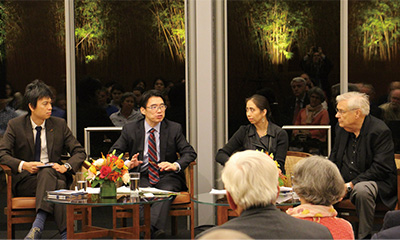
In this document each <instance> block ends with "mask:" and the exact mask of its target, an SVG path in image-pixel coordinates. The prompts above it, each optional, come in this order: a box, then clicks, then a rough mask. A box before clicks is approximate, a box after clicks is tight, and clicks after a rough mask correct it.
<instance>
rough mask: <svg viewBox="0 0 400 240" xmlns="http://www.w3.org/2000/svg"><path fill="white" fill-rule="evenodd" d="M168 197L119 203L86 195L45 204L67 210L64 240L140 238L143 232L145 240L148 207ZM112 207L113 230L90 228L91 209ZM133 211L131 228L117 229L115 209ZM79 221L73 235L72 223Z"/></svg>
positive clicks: (49, 200)
mask: <svg viewBox="0 0 400 240" xmlns="http://www.w3.org/2000/svg"><path fill="white" fill-rule="evenodd" d="M171 199H172V196H169V197H157V198H144V197H134V198H130V196H122V197H119V198H118V200H117V199H116V198H114V199H101V198H100V196H99V195H97V194H89V196H88V198H87V199H80V200H73V201H70V202H66V201H59V200H54V199H48V198H47V197H45V201H47V202H51V203H54V204H64V205H66V208H67V239H91V238H101V237H112V238H124V239H139V238H140V232H144V234H145V235H144V238H145V239H150V205H151V204H152V203H156V202H162V201H168V200H171ZM140 205H143V207H144V222H143V225H140V213H139V212H140V211H139V207H140ZM103 206H112V207H113V217H112V219H113V228H112V229H108V228H104V227H97V226H92V207H103ZM117 208H118V209H121V208H122V209H124V210H129V209H131V210H132V226H131V227H120V228H117V223H116V214H117V211H116V209H117ZM75 220H80V221H81V222H82V231H81V232H78V233H75V231H74V222H75Z"/></svg>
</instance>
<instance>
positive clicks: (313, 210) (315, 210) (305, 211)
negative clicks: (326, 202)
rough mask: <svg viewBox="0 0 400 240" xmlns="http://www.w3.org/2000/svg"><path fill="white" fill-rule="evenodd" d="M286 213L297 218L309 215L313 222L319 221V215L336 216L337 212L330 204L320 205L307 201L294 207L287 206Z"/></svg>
mask: <svg viewBox="0 0 400 240" xmlns="http://www.w3.org/2000/svg"><path fill="white" fill-rule="evenodd" d="M286 213H287V214H289V215H291V216H293V217H297V218H306V217H311V218H313V220H314V221H315V222H319V220H320V218H321V217H336V216H337V212H336V210H335V209H334V208H333V206H332V205H331V206H322V205H313V204H309V203H306V204H301V205H300V206H298V207H295V208H289V209H288V210H287V211H286Z"/></svg>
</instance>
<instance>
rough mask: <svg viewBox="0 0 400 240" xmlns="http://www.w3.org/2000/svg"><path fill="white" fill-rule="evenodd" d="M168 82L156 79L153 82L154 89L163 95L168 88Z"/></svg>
mask: <svg viewBox="0 0 400 240" xmlns="http://www.w3.org/2000/svg"><path fill="white" fill-rule="evenodd" d="M166 85H167V84H166V81H165V80H164V79H162V78H156V80H154V82H153V89H155V90H158V91H160V92H161V93H163V94H164V91H165V87H166Z"/></svg>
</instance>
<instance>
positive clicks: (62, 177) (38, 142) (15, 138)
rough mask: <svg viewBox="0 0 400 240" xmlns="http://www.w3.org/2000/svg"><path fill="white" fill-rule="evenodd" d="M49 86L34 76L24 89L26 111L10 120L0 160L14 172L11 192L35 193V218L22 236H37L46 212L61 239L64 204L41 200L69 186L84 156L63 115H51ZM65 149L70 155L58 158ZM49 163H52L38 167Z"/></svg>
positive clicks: (1, 144) (64, 218)
mask: <svg viewBox="0 0 400 240" xmlns="http://www.w3.org/2000/svg"><path fill="white" fill-rule="evenodd" d="M51 96H52V92H51V91H50V89H49V87H48V86H47V85H46V84H44V83H43V82H42V81H39V80H35V81H33V82H32V83H30V84H28V85H27V86H26V89H25V95H24V98H25V99H24V100H25V103H26V104H27V109H28V110H29V113H28V114H27V115H23V116H20V117H17V118H14V119H12V120H10V122H9V123H8V126H7V130H6V132H5V134H4V137H3V138H2V139H1V142H0V163H1V164H5V165H7V166H9V167H10V168H11V170H12V172H13V176H12V179H13V181H12V183H13V186H12V190H13V194H14V196H18V197H34V196H36V218H35V221H34V222H33V225H32V228H31V229H30V231H29V233H28V235H27V236H26V237H25V239H39V238H40V237H41V233H42V231H43V228H44V223H45V221H46V218H47V216H48V215H49V214H51V215H53V216H54V219H55V222H56V224H57V226H58V230H59V231H60V235H61V238H62V239H66V238H67V232H66V229H67V228H66V208H65V206H64V205H61V204H54V203H48V202H46V201H44V200H43V198H44V197H45V196H46V192H47V191H53V190H56V189H61V188H68V187H69V184H71V182H72V176H71V174H74V173H75V172H77V171H79V169H80V168H81V165H82V163H83V161H84V160H85V158H86V154H85V151H84V148H83V147H82V146H81V144H80V143H79V142H78V141H77V140H76V138H75V137H74V136H73V135H72V132H71V131H70V129H69V128H68V126H67V124H66V122H65V120H64V119H62V118H58V117H52V116H51V110H52V105H51ZM64 150H66V151H67V152H68V153H69V154H70V155H71V157H70V158H69V159H68V161H67V163H65V164H63V163H62V162H61V154H62V153H64ZM47 163H51V164H53V166H52V167H46V168H41V166H43V165H45V164H47Z"/></svg>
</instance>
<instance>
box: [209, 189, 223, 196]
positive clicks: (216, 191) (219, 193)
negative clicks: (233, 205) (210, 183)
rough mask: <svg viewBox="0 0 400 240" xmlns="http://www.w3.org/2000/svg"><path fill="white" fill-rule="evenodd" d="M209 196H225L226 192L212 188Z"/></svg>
mask: <svg viewBox="0 0 400 240" xmlns="http://www.w3.org/2000/svg"><path fill="white" fill-rule="evenodd" d="M210 194H213V195H226V190H225V189H222V190H219V189H214V188H212V189H211V191H210Z"/></svg>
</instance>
